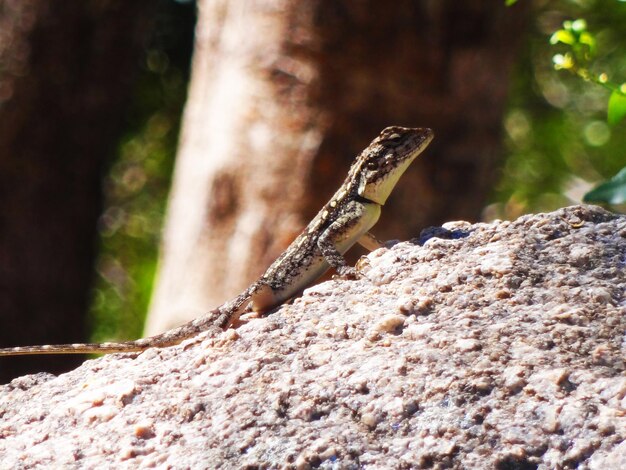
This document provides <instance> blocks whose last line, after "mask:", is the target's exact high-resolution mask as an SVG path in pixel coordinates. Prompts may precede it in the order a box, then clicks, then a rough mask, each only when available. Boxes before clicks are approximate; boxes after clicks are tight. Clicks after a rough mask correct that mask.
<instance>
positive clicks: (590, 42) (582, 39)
mask: <svg viewBox="0 0 626 470" xmlns="http://www.w3.org/2000/svg"><path fill="white" fill-rule="evenodd" d="M578 42H579V43H580V44H585V45H586V46H588V47H589V54H590V55H592V56H594V55H596V38H594V37H593V35H591V34H589V33H588V32H586V31H584V32H582V33H581V34H580V36H579V38H578Z"/></svg>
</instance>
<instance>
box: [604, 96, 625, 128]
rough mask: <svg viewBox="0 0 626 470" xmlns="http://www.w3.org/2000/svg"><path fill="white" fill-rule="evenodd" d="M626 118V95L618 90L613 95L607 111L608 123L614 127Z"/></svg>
mask: <svg viewBox="0 0 626 470" xmlns="http://www.w3.org/2000/svg"><path fill="white" fill-rule="evenodd" d="M625 116H626V95H623V94H622V93H620V92H619V91H617V90H614V91H613V93H611V97H610V98H609V106H608V110H607V121H608V122H609V124H611V125H612V126H614V125H615V124H617V123H618V122H620V121H621V120H622V119H624V117H625Z"/></svg>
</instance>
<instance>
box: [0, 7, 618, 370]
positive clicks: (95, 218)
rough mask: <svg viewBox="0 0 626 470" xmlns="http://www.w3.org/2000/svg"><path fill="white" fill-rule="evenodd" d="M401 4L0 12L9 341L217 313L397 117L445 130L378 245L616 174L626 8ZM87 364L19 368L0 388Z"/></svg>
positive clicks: (392, 205) (61, 339)
mask: <svg viewBox="0 0 626 470" xmlns="http://www.w3.org/2000/svg"><path fill="white" fill-rule="evenodd" d="M507 4H508V5H507ZM390 5H391V4H389V3H388V2H375V1H372V0H370V1H366V0H364V1H355V0H352V1H348V0H345V1H341V0H333V1H331V0H314V1H305V0H282V1H281V0H266V1H261V0H249V1H243V0H242V1H226V0H222V1H219V0H198V2H194V1H191V0H189V1H183V0H178V1H176V0H137V1H134V2H126V1H122V0H117V1H115V0H80V1H79V0H72V1H68V2H64V4H63V8H62V9H61V8H59V6H58V3H56V2H52V1H50V0H48V1H45V0H20V1H15V0H0V345H1V346H3V347H6V346H12V345H27V344H53V343H66V342H79V341H86V340H91V341H97V342H100V341H109V340H123V339H134V338H137V337H140V336H142V335H144V334H146V333H147V334H154V333H157V332H159V331H163V330H165V329H167V328H170V327H172V326H174V325H176V324H179V323H181V322H184V321H186V320H188V319H190V318H193V317H194V316H197V315H200V314H202V312H204V311H207V310H210V309H211V308H213V307H215V306H217V305H219V304H221V303H222V302H223V301H226V300H228V299H229V298H230V297H232V296H234V295H236V294H237V293H238V292H239V291H241V290H242V289H243V288H245V287H246V286H247V285H248V284H249V282H250V281H252V280H253V279H254V278H255V277H256V276H258V275H259V274H260V273H262V272H263V270H264V269H265V268H266V267H267V266H268V265H269V264H270V263H271V261H273V259H274V258H275V257H276V256H277V255H278V254H279V253H280V252H281V251H282V250H283V249H284V248H285V247H286V246H287V245H288V244H289V242H290V241H291V240H292V239H293V238H294V237H295V236H296V235H297V234H298V233H299V231H300V230H301V229H302V228H303V227H304V225H306V223H307V222H308V220H310V218H311V217H312V216H313V215H314V214H315V213H316V212H317V210H318V209H319V207H320V206H321V205H322V204H323V203H324V202H325V201H326V200H327V199H328V198H329V197H330V196H331V195H332V193H333V192H334V190H335V189H336V187H337V186H338V185H339V184H340V183H341V181H342V180H343V179H344V178H345V175H346V172H347V169H348V167H349V165H350V162H351V161H352V160H353V158H354V157H355V155H356V154H358V152H359V151H360V150H362V149H363V148H364V147H365V146H367V145H368V144H369V142H370V141H371V140H372V139H373V138H374V137H375V136H376V135H377V134H378V132H380V130H381V129H383V128H384V127H386V126H388V125H404V126H413V127H417V126H423V127H431V128H433V129H434V130H435V133H436V138H435V141H434V142H433V144H432V145H431V147H430V148H429V149H428V150H427V151H426V152H425V153H424V154H423V156H422V157H420V160H419V161H417V162H416V163H415V164H414V165H413V168H412V169H411V170H410V171H409V172H408V173H407V174H406V175H405V176H404V177H403V180H402V181H401V183H400V184H399V186H398V188H397V190H396V191H394V193H393V194H392V196H391V198H390V200H389V202H388V205H387V206H386V208H385V211H383V214H384V216H383V218H382V219H381V222H380V223H379V225H377V226H376V227H375V228H374V230H373V232H374V233H375V234H376V235H377V236H378V237H379V238H381V239H392V238H394V239H409V238H412V237H416V236H418V235H419V232H420V230H421V229H422V228H424V227H425V226H428V225H434V224H441V223H443V222H446V221H450V220H457V219H465V220H469V221H472V222H474V221H480V220H485V221H488V220H492V219H494V218H507V219H512V218H516V217H518V216H519V215H521V214H524V213H528V212H538V211H550V210H554V209H557V208H559V207H563V206H566V205H571V204H574V203H580V202H581V200H582V198H583V197H584V195H585V194H586V193H588V192H589V191H590V190H591V189H592V188H594V186H596V185H597V184H601V183H602V182H603V181H604V182H606V181H607V180H608V179H609V178H611V177H613V176H614V175H615V174H617V173H618V172H619V171H620V170H621V169H622V167H624V166H625V164H626V132H625V129H626V127H625V126H626V124H625V122H624V120H623V119H622V118H623V115H624V114H626V104H625V103H624V101H626V98H624V96H623V93H624V92H626V86H623V85H621V84H622V83H624V82H625V81H626V28H624V26H623V25H624V24H626V2H624V1H620V0H551V1H547V0H545V1H542V0H518V1H510V0H509V1H505V0H501V1H498V0H491V1H487V0H484V1H479V0H468V1H466V2H456V1H453V0H442V1H440V2H431V1H428V0H399V1H397V2H393V8H391V7H390ZM576 20H578V21H576ZM620 86H621V89H620ZM607 117H608V119H607ZM614 186H615V185H614ZM618 187H619V185H618ZM618 199H619V198H617V199H616V198H614V199H612V201H613V202H619V200H618ZM359 254H362V253H359V252H358V251H357V253H356V254H355V255H353V258H352V259H353V260H354V259H355V258H354V257H358V255H359ZM146 317H148V320H147V326H146V328H145V329H144V325H146ZM82 360H84V357H73V356H57V357H53V356H44V357H20V358H7V359H5V360H2V362H0V380H1V381H2V382H6V381H8V380H10V379H11V378H12V377H15V376H18V375H22V374H25V373H29V372H39V371H50V372H54V373H58V372H62V371H65V370H68V369H70V368H72V367H74V366H76V365H77V364H79V363H80V362H81V361H82Z"/></svg>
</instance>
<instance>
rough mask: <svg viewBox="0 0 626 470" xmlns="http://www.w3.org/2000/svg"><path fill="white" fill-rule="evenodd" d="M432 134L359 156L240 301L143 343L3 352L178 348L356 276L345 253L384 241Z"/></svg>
mask: <svg viewBox="0 0 626 470" xmlns="http://www.w3.org/2000/svg"><path fill="white" fill-rule="evenodd" d="M432 138H433V132H432V131H431V130H430V129H420V128H416V129H412V128H406V127H398V126H394V127H387V128H386V129H384V130H383V131H382V132H381V133H380V135H379V136H378V137H376V138H375V139H374V140H373V141H372V143H371V144H370V145H369V146H368V147H367V148H366V149H365V150H363V152H361V154H360V155H359V156H358V157H357V158H356V160H355V161H354V163H353V164H352V166H351V167H350V171H349V172H348V177H347V178H346V180H345V181H344V182H343V184H342V185H341V187H340V188H339V189H338V190H337V192H336V193H335V194H334V196H333V197H332V198H331V199H330V201H329V202H328V203H327V204H326V205H324V207H322V209H321V210H320V212H319V213H318V214H317V216H315V218H314V219H313V220H312V221H311V222H310V223H309V225H308V226H307V227H306V228H305V229H304V230H303V232H302V234H301V235H300V236H299V237H298V238H296V239H295V240H294V241H293V243H292V244H291V245H290V246H289V247H288V248H287V249H286V250H285V251H284V253H283V254H282V255H280V256H279V257H278V259H277V260H276V261H274V263H272V265H271V266H270V267H269V268H268V269H267V271H266V272H265V273H264V274H263V275H262V276H261V277H260V278H259V279H258V280H257V281H256V282H254V283H253V284H252V285H251V286H250V287H248V288H247V289H246V290H245V291H244V292H243V293H241V294H239V295H238V296H237V297H236V298H235V299H233V300H231V301H229V302H226V303H225V304H223V305H221V306H220V307H218V308H216V309H215V310H212V311H211V312H209V313H208V314H207V315H205V316H203V317H200V318H197V319H195V320H192V321H190V322H189V323H186V324H184V325H182V326H180V327H178V328H175V329H173V330H169V331H166V332H165V333H162V334H159V335H156V336H151V337H149V338H143V339H138V340H135V341H126V342H121V343H93V344H90V343H85V344H82V343H79V344H59V345H45V346H22V347H16V348H6V349H0V356H17V355H25V354H84V353H113V352H131V351H143V350H145V349H148V348H159V347H166V346H172V345H175V344H178V343H180V342H181V341H183V340H185V339H187V338H192V337H193V336H195V335H197V334H198V333H201V332H203V331H208V330H210V329H216V330H217V329H226V328H228V327H229V326H230V325H232V323H233V322H235V321H236V320H237V318H239V315H241V313H242V312H244V311H245V310H246V309H249V310H253V311H256V312H267V311H269V310H271V309H273V308H275V307H276V306H278V305H280V304H281V303H283V302H284V301H286V300H287V299H289V298H291V297H293V296H294V295H297V294H298V293H299V292H301V291H302V290H303V289H304V288H306V287H307V286H309V285H310V284H311V283H312V282H314V281H315V280H316V279H317V278H319V277H320V276H321V275H322V274H323V273H324V272H326V271H327V270H328V269H329V268H330V267H333V268H335V269H336V270H337V272H338V273H339V275H341V276H355V275H356V274H357V273H356V270H355V269H354V268H353V267H351V266H348V264H347V263H346V260H345V258H344V257H343V255H344V253H345V252H346V251H348V249H350V247H352V246H353V245H354V244H355V243H359V244H361V245H363V246H364V247H365V248H366V249H369V250H371V249H374V248H376V247H377V246H378V245H379V243H378V241H377V240H376V239H375V238H374V237H373V236H372V235H371V234H370V233H369V232H368V231H369V229H370V228H372V227H373V226H374V225H375V224H376V222H377V221H378V217H379V216H380V212H381V208H382V206H383V205H384V204H385V202H386V200H387V198H388V197H389V194H390V193H391V191H392V190H393V188H394V187H395V185H396V183H397V182H398V180H399V179H400V177H401V176H402V174H403V173H404V172H405V170H406V169H407V168H408V166H409V165H410V164H411V162H412V161H413V160H414V159H415V158H416V157H417V156H418V155H419V154H420V153H421V152H422V151H423V150H424V149H425V148H426V146H427V145H428V144H429V143H430V141H431V140H432Z"/></svg>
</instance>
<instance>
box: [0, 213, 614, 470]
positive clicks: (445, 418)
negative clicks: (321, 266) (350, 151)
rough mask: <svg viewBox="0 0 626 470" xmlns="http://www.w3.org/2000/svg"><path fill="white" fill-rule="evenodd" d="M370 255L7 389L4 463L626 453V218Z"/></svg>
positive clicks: (348, 463)
mask: <svg viewBox="0 0 626 470" xmlns="http://www.w3.org/2000/svg"><path fill="white" fill-rule="evenodd" d="M361 265H363V266H365V267H364V268H363V277H362V278H361V279H359V280H356V281H347V280H333V281H329V282H326V283H323V284H320V285H318V286H315V287H313V288H310V289H308V290H306V291H305V292H304V294H303V295H302V296H301V297H299V298H298V299H296V300H295V301H294V302H293V303H292V304H290V305H284V306H283V307H281V308H280V309H278V311H276V312H275V313H274V314H272V315H270V316H268V317H266V318H260V319H249V321H248V322H247V323H245V324H244V325H242V326H241V327H240V328H239V329H238V330H237V331H229V332H225V333H223V334H221V335H219V336H217V337H213V338H207V337H203V336H201V337H198V338H194V339H192V340H190V341H187V342H186V343H183V344H182V345H180V346H178V347H172V348H166V349H160V350H158V349H152V350H149V351H147V352H145V353H143V354H115V355H110V356H106V357H103V358H100V359H96V360H91V361H87V362H86V363H85V364H83V365H82V366H81V367H79V368H78V369H76V370H74V371H72V372H70V373H67V374H63V375H61V376H59V377H54V376H51V375H44V374H41V375H33V376H26V377H21V378H18V379H16V380H14V381H13V382H11V383H10V384H8V385H5V386H3V387H2V390H1V392H0V416H1V419H0V455H2V459H1V462H0V466H1V468H32V467H35V466H44V467H55V468H61V467H63V468H78V467H80V468H143V467H159V468H214V467H218V466H220V465H222V466H223V467H224V468H242V467H248V468H267V467H272V468H278V467H293V468H302V469H306V468H311V467H323V468H355V469H356V468H361V467H369V468H409V467H415V468H420V467H421V468H496V469H533V468H589V469H602V470H604V469H613V468H615V469H617V468H626V445H625V444H624V442H625V439H626V410H625V409H626V374H625V373H624V371H625V359H626V337H625V331H626V315H625V313H626V297H625V295H624V286H626V269H625V265H626V217H624V216H619V215H615V214H611V213H609V212H606V211H604V210H602V209H599V208H597V207H593V206H584V207H581V206H578V207H570V208H566V209H562V210H559V211H556V212H553V213H549V214H538V215H528V216H524V217H521V218H520V219H518V220H516V221H514V222H501V221H496V222H494V223H491V224H475V225H470V224H468V223H465V222H457V223H450V224H446V225H444V226H443V227H441V228H439V229H437V230H432V229H431V230H430V231H427V232H425V233H424V234H423V236H422V238H421V239H420V240H419V241H418V240H414V241H411V242H404V243H398V244H396V245H395V246H393V247H390V248H384V249H381V250H377V251H376V252H374V253H372V254H370V255H369V262H365V263H361Z"/></svg>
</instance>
